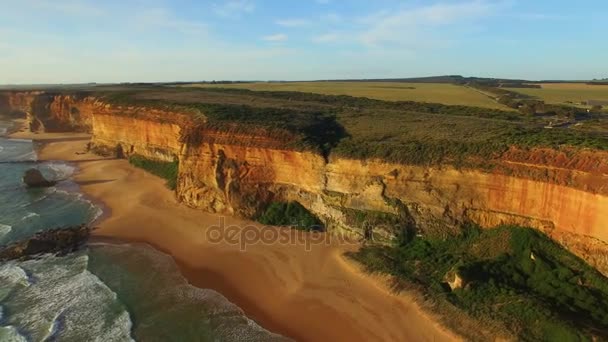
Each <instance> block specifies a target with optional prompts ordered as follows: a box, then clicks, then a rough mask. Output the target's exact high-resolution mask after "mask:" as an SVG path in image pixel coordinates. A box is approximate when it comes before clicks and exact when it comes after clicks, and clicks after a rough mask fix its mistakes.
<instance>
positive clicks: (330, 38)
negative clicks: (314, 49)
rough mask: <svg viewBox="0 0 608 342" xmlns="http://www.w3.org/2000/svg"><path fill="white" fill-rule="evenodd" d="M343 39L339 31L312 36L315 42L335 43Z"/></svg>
mask: <svg viewBox="0 0 608 342" xmlns="http://www.w3.org/2000/svg"><path fill="white" fill-rule="evenodd" d="M340 40H343V37H342V35H341V34H339V33H333V32H332V33H325V34H322V35H319V36H316V37H313V38H312V41H313V42H315V43H334V42H337V41H340Z"/></svg>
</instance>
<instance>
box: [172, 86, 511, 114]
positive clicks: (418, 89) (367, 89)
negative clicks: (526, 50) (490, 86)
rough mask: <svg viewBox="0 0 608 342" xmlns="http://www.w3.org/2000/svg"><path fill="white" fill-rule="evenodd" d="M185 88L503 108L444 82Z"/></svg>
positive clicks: (485, 98) (471, 92)
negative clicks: (214, 88)
mask: <svg viewBox="0 0 608 342" xmlns="http://www.w3.org/2000/svg"><path fill="white" fill-rule="evenodd" d="M184 86H185V87H216V88H240V89H250V90H257V91H299V92H308V93H317V94H325V95H350V96H357V97H368V98H371V99H377V100H385V101H416V102H433V103H441V104H447V105H463V106H475V107H483V108H494V109H505V110H509V108H508V107H506V106H503V105H501V104H499V103H497V102H495V101H494V100H493V99H491V98H489V97H488V96H486V95H484V94H482V93H480V92H478V91H476V90H474V89H470V88H467V87H463V86H458V85H453V84H447V83H402V82H280V83H279V82H275V83H269V82H258V83H239V84H189V85H184Z"/></svg>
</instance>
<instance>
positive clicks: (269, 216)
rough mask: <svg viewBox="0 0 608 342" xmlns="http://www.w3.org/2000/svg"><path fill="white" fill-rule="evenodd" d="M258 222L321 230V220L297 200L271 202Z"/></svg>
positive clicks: (307, 229)
mask: <svg viewBox="0 0 608 342" xmlns="http://www.w3.org/2000/svg"><path fill="white" fill-rule="evenodd" d="M258 222H260V223H261V224H265V225H269V226H284V227H292V228H296V229H299V230H306V231H311V230H315V231H320V230H323V224H322V223H321V221H320V220H319V219H318V218H317V217H316V216H315V215H314V214H312V213H311V212H310V211H308V210H307V209H306V208H304V207H303V206H302V205H301V204H300V203H298V202H288V203H285V202H272V203H271V204H270V205H269V206H268V208H266V210H265V211H264V213H263V214H262V215H260V217H258Z"/></svg>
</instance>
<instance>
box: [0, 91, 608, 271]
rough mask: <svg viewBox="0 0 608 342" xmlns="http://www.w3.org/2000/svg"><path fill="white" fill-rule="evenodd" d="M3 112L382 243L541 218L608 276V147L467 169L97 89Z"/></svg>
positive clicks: (17, 99)
mask: <svg viewBox="0 0 608 342" xmlns="http://www.w3.org/2000/svg"><path fill="white" fill-rule="evenodd" d="M0 110H2V111H9V110H13V111H14V110H18V111H22V112H26V113H29V117H30V121H31V125H32V128H34V129H45V130H49V131H53V130H82V131H89V132H91V133H92V145H93V146H94V147H95V148H97V149H100V150H105V151H107V152H112V153H117V154H118V155H120V156H129V155H133V154H137V155H142V156H145V157H147V158H151V159H156V160H163V161H173V160H176V159H177V160H178V161H179V176H178V182H177V191H176V195H177V198H178V199H179V200H180V201H182V202H183V203H185V204H187V205H188V206H191V207H194V208H200V209H203V210H207V211H211V212H215V213H222V214H230V215H238V216H243V217H255V216H256V215H258V214H259V213H260V212H261V211H262V210H263V209H264V208H265V207H266V206H267V205H268V204H269V203H270V202H271V201H288V200H294V201H298V202H299V203H301V204H302V205H303V206H305V207H306V208H307V209H309V210H310V211H311V212H313V213H315V214H316V215H317V216H319V217H320V218H321V219H322V220H323V221H325V223H326V226H327V228H328V231H329V232H330V233H334V234H342V233H343V234H348V235H351V236H358V237H363V236H370V235H371V236H373V237H374V238H375V239H376V240H378V241H383V240H388V239H390V238H392V237H394V236H395V235H396V234H397V233H398V232H399V231H401V230H402V229H408V228H409V229H415V231H416V232H417V233H418V234H426V235H441V236H445V237H449V236H450V234H454V233H456V232H457V231H458V229H459V227H460V225H461V224H463V223H466V222H474V223H477V224H479V225H481V226H483V227H493V226H496V225H499V224H517V225H524V226H531V227H534V228H537V229H539V230H542V231H543V232H545V233H546V234H547V235H549V236H550V237H552V238H553V239H555V240H556V241H558V242H559V243H561V244H562V245H563V246H565V247H566V248H568V249H569V250H571V251H572V252H574V253H575V254H577V255H578V256H580V257H582V258H583V259H585V260H586V261H588V262H589V263H590V264H591V265H593V266H595V267H596V268H598V269H599V270H601V271H602V272H603V273H604V274H608V211H607V210H605V209H606V208H608V186H607V184H608V153H606V152H601V151H595V150H583V151H580V150H579V151H575V150H570V149H563V150H553V149H541V148H537V149H528V150H524V149H517V148H512V149H510V150H509V151H507V152H505V153H504V154H502V155H501V156H499V157H497V158H496V159H495V160H493V163H494V164H495V167H494V168H493V169H492V170H482V169H456V168H454V167H450V166H420V165H403V164H398V163H389V162H386V161H383V160H379V159H370V160H357V159H351V158H344V157H341V156H338V155H335V154H329V155H327V154H324V153H322V152H314V151H298V150H293V149H287V148H285V146H286V144H287V142H288V141H289V140H290V139H294V138H295V137H292V136H289V134H288V133H285V134H283V135H281V134H268V131H265V130H263V129H249V128H247V129H239V127H238V124H235V125H232V126H231V125H227V126H223V127H221V128H219V127H217V126H216V125H211V124H208V123H207V121H206V120H205V118H204V116H201V117H199V118H198V119H197V120H194V119H193V116H192V115H191V113H186V112H183V111H180V110H179V109H162V108H160V109H159V108H152V107H138V106H126V105H117V104H111V103H107V102H105V101H104V100H103V99H102V98H98V97H95V96H91V95H86V96H85V95H65V94H46V93H33V92H30V93H17V92H12V93H4V94H2V95H0ZM380 216H381V217H384V218H386V217H388V218H390V219H389V220H381V219H378V218H379V217H380ZM369 230H371V234H370V231H369Z"/></svg>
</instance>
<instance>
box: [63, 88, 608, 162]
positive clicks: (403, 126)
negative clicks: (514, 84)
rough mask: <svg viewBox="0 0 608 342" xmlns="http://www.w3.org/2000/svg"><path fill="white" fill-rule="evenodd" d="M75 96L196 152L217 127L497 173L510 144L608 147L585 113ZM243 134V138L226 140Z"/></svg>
mask: <svg viewBox="0 0 608 342" xmlns="http://www.w3.org/2000/svg"><path fill="white" fill-rule="evenodd" d="M496 89H499V88H496ZM500 89H501V90H502V88H500ZM66 92H67V91H66ZM68 93H69V94H71V95H73V96H75V97H77V98H83V97H85V96H94V97H97V98H100V99H101V100H103V101H104V102H107V103H110V104H113V105H116V106H123V107H129V108H128V109H129V110H124V111H121V110H118V111H116V112H117V113H118V114H120V113H124V115H136V116H142V117H143V118H146V119H150V120H158V121H161V122H165V121H166V122H172V123H177V124H179V125H182V126H183V127H185V128H186V129H184V131H183V132H182V133H183V137H182V138H183V141H185V142H188V143H191V144H193V145H195V144H196V143H202V142H205V141H206V140H205V139H214V137H215V136H214V135H209V134H205V131H206V130H208V129H210V130H217V131H219V132H224V133H227V134H226V135H224V140H222V141H220V142H218V143H232V144H246V145H247V146H258V145H259V147H263V148H265V147H268V148H279V149H288V150H298V151H301V150H308V151H314V152H318V153H320V154H322V155H323V156H325V157H329V156H331V155H335V156H338V157H347V158H355V159H371V158H378V159H383V160H387V161H390V162H395V163H404V164H416V165H439V164H448V165H453V166H456V167H475V168H480V167H483V168H491V167H492V166H493V161H495V160H496V159H498V158H500V156H501V155H502V154H503V153H504V152H505V151H507V150H508V149H509V148H510V147H511V146H516V147H519V148H523V149H527V148H535V147H546V148H561V147H562V146H569V147H574V148H575V149H577V148H578V149H583V148H591V149H598V150H608V135H607V134H606V132H607V129H606V122H608V118H607V117H606V116H605V114H601V113H591V114H588V115H587V114H586V116H585V117H584V118H583V119H582V120H579V121H578V122H576V121H574V120H575V118H576V117H577V115H574V118H573V117H564V116H563V115H559V114H552V115H548V114H547V113H543V114H539V115H525V114H522V113H520V112H517V111H507V110H500V109H492V108H478V107H473V106H462V105H459V106H450V105H444V104H437V103H425V102H413V101H396V102H394V101H382V100H375V99H369V98H364V97H352V96H346V95H321V94H314V93H302V92H285V91H250V90H245V89H222V88H175V87H163V86H145V85H137V86H122V87H118V86H115V87H107V88H104V87H99V88H97V90H95V91H88V92H87V91H79V92H76V91H71V92H68ZM545 107H546V106H545ZM147 108H152V109H160V110H159V111H150V110H146V109H147ZM545 109H547V108H545ZM163 110H164V111H163ZM574 110H580V109H576V108H574ZM568 120H570V121H568ZM575 122H576V123H577V124H576V125H575V124H574V123H575ZM550 123H551V124H550ZM553 123H558V124H557V125H555V126H552V124H553ZM546 126H548V127H553V128H550V129H548V128H545V127H546ZM207 132H208V131H207ZM238 134H242V137H238V138H234V139H231V138H226V137H227V136H236V135H238ZM217 136H218V137H221V136H222V135H221V134H220V135H217ZM247 136H249V138H248V137H247ZM243 137H244V138H243ZM218 139H221V138H218ZM209 142H210V143H215V142H216V141H209ZM256 144H257V145H256Z"/></svg>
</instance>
